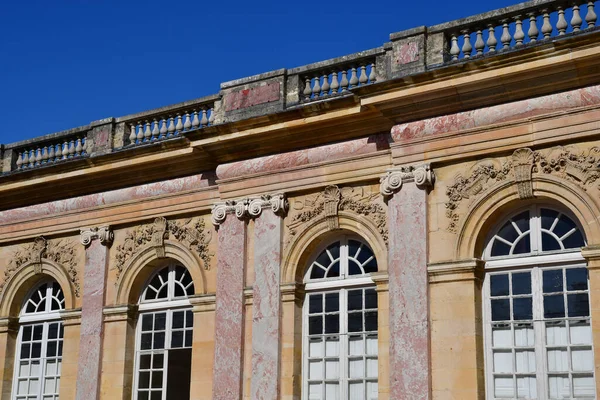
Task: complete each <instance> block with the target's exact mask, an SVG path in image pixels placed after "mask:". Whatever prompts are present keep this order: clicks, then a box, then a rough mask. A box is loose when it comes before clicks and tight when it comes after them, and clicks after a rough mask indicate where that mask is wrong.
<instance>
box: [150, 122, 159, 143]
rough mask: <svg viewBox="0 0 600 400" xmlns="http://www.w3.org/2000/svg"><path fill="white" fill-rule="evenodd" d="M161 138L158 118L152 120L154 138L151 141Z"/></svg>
mask: <svg viewBox="0 0 600 400" xmlns="http://www.w3.org/2000/svg"><path fill="white" fill-rule="evenodd" d="M159 136H160V130H159V129H158V121H157V119H156V118H154V120H152V138H151V140H156V139H158V137H159Z"/></svg>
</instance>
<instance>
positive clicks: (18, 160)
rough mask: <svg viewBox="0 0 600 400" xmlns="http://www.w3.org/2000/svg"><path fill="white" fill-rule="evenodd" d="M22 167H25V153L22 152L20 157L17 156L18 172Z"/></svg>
mask: <svg viewBox="0 0 600 400" xmlns="http://www.w3.org/2000/svg"><path fill="white" fill-rule="evenodd" d="M22 165H23V153H22V152H20V153H19V155H18V156H17V170H19V169H21V166H22Z"/></svg>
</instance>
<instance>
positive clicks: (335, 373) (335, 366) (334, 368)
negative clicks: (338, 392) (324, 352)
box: [325, 360, 340, 379]
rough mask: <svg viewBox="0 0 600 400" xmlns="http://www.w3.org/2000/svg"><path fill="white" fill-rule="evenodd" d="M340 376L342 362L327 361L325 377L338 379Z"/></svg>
mask: <svg viewBox="0 0 600 400" xmlns="http://www.w3.org/2000/svg"><path fill="white" fill-rule="evenodd" d="M339 377H340V362H339V361H338V360H327V361H325V379H338V378H339Z"/></svg>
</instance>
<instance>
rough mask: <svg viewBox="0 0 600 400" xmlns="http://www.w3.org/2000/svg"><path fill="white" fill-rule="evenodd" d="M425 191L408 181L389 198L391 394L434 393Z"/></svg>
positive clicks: (412, 398)
mask: <svg viewBox="0 0 600 400" xmlns="http://www.w3.org/2000/svg"><path fill="white" fill-rule="evenodd" d="M426 206H427V204H426V192H425V191H424V190H421V189H419V188H417V187H416V185H415V184H413V183H408V184H404V185H403V187H402V189H401V190H400V191H399V192H398V193H396V194H395V195H394V196H393V197H392V198H391V199H390V200H389V202H388V207H389V211H388V213H389V259H388V263H389V264H388V268H389V271H388V272H389V296H390V297H389V298H390V392H391V395H390V399H395V400H402V399H406V400H419V399H429V398H430V387H429V368H430V360H429V328H428V321H429V306H428V280H427V255H426V251H427V245H426V243H427V237H426V234H427V233H426V232H427V231H426V214H425V210H426Z"/></svg>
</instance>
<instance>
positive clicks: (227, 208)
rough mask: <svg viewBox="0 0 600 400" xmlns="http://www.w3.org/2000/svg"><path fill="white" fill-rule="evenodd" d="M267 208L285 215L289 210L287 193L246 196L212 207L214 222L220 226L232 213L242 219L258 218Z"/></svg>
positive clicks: (277, 213)
mask: <svg viewBox="0 0 600 400" xmlns="http://www.w3.org/2000/svg"><path fill="white" fill-rule="evenodd" d="M266 208H270V209H271V210H272V211H273V213H275V214H276V215H280V216H285V214H286V213H287V210H288V200H287V198H286V197H285V194H284V193H276V194H265V195H262V196H260V197H246V198H243V199H240V200H228V201H226V202H224V203H218V204H215V205H214V206H213V207H212V223H213V224H214V225H215V226H219V225H221V224H222V223H223V222H225V220H226V219H227V216H228V215H230V214H235V216H236V217H237V218H238V219H241V220H245V219H251V218H257V217H259V216H260V214H261V213H262V210H264V209H266Z"/></svg>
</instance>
